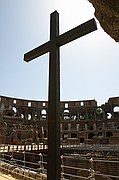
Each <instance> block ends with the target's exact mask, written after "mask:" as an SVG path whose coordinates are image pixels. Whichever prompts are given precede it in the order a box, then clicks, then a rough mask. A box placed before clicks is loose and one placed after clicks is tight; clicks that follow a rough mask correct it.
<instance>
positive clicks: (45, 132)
mask: <svg viewBox="0 0 119 180" xmlns="http://www.w3.org/2000/svg"><path fill="white" fill-rule="evenodd" d="M46 137H47V131H46V129H44V138H46Z"/></svg>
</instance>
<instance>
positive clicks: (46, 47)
mask: <svg viewBox="0 0 119 180" xmlns="http://www.w3.org/2000/svg"><path fill="white" fill-rule="evenodd" d="M96 29H97V26H96V21H95V19H94V18H93V19H91V20H89V21H87V22H85V23H83V24H81V25H79V26H77V27H75V28H73V29H71V30H69V31H68V32H66V33H64V34H61V35H59V36H58V37H56V39H55V40H53V41H48V42H46V43H44V44H43V45H41V46H39V47H37V48H35V49H33V50H31V51H29V52H28V53H26V54H25V55H24V60H25V61H26V62H29V61H31V60H33V59H35V58H37V57H39V56H41V55H43V54H45V53H48V52H50V49H51V47H52V45H53V44H54V43H56V44H57V46H63V45H64V44H67V43H69V42H71V41H73V40H75V39H77V38H80V37H82V36H84V35H86V34H89V33H91V32H93V31H95V30H96Z"/></svg>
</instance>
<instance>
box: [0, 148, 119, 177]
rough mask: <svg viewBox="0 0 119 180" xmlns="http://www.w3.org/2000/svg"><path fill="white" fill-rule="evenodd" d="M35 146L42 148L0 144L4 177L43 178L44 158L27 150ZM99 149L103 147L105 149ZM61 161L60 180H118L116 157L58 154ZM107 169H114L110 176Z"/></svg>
mask: <svg viewBox="0 0 119 180" xmlns="http://www.w3.org/2000/svg"><path fill="white" fill-rule="evenodd" d="M31 146H32V147H31ZM38 146H39V147H40V148H41V147H42V146H41V145H26V146H16V145H10V146H9V147H7V146H5V145H1V146H0V171H1V172H3V173H6V174H11V175H12V176H13V177H15V178H18V179H20V178H22V179H29V180H30V179H31V180H32V179H40V178H42V179H43V178H44V180H45V179H47V155H46V154H43V153H34V152H35V151H34V152H33V151H32V152H31V151H30V150H31V149H32V150H36V149H37V148H39V147H38ZM89 146H90V145H89ZM89 146H87V145H86V146H85V147H86V148H88V147H89ZM43 147H45V146H43ZM43 147H42V148H43ZM68 147H69V146H68ZM73 147H75V146H73ZM76 147H77V146H76ZM96 147H98V146H96ZM102 147H103V148H106V146H102ZM111 147H114V146H111ZM117 149H118V146H117ZM25 150H27V151H25ZM37 150H38V149H37ZM61 162H62V163H61V170H62V171H61V179H62V180H63V179H69V180H70V179H71V178H74V179H75V180H84V179H91V178H92V179H96V177H101V178H102V177H105V178H106V177H108V178H110V179H115V180H119V157H118V159H117V160H113V159H109V160H107V159H101V158H100V159H99V158H97V159H92V157H89V156H88V157H86V156H84V155H81V154H80V155H77V154H73V155H69V154H68V155H61ZM84 162H85V163H84ZM103 164H104V165H105V166H104V168H106V170H105V169H104V171H106V173H105V172H103V171H101V170H100V169H99V167H100V166H103ZM98 165H100V166H98ZM109 166H110V169H112V168H113V169H114V170H113V171H114V173H112V174H111V173H110V172H109Z"/></svg>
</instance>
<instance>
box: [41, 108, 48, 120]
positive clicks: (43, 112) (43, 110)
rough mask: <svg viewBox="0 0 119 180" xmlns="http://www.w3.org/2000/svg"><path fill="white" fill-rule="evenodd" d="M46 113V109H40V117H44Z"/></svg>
mask: <svg viewBox="0 0 119 180" xmlns="http://www.w3.org/2000/svg"><path fill="white" fill-rule="evenodd" d="M46 114H47V112H46V110H45V109H42V111H41V116H42V119H46Z"/></svg>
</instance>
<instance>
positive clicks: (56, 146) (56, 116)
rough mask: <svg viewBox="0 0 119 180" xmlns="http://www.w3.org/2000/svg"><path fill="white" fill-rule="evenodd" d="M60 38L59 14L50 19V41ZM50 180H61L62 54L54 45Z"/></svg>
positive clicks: (50, 88) (50, 126) (51, 56)
mask: <svg viewBox="0 0 119 180" xmlns="http://www.w3.org/2000/svg"><path fill="white" fill-rule="evenodd" d="M58 36H59V14H58V13H57V12H56V11H55V12H54V13H52V14H51V18H50V41H51V42H52V41H55V39H56V37H58ZM47 170H48V173H47V175H48V177H47V178H48V180H60V178H61V163H60V53H59V46H57V44H56V43H54V44H52V46H51V50H50V53H49V96H48V169H47Z"/></svg>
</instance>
